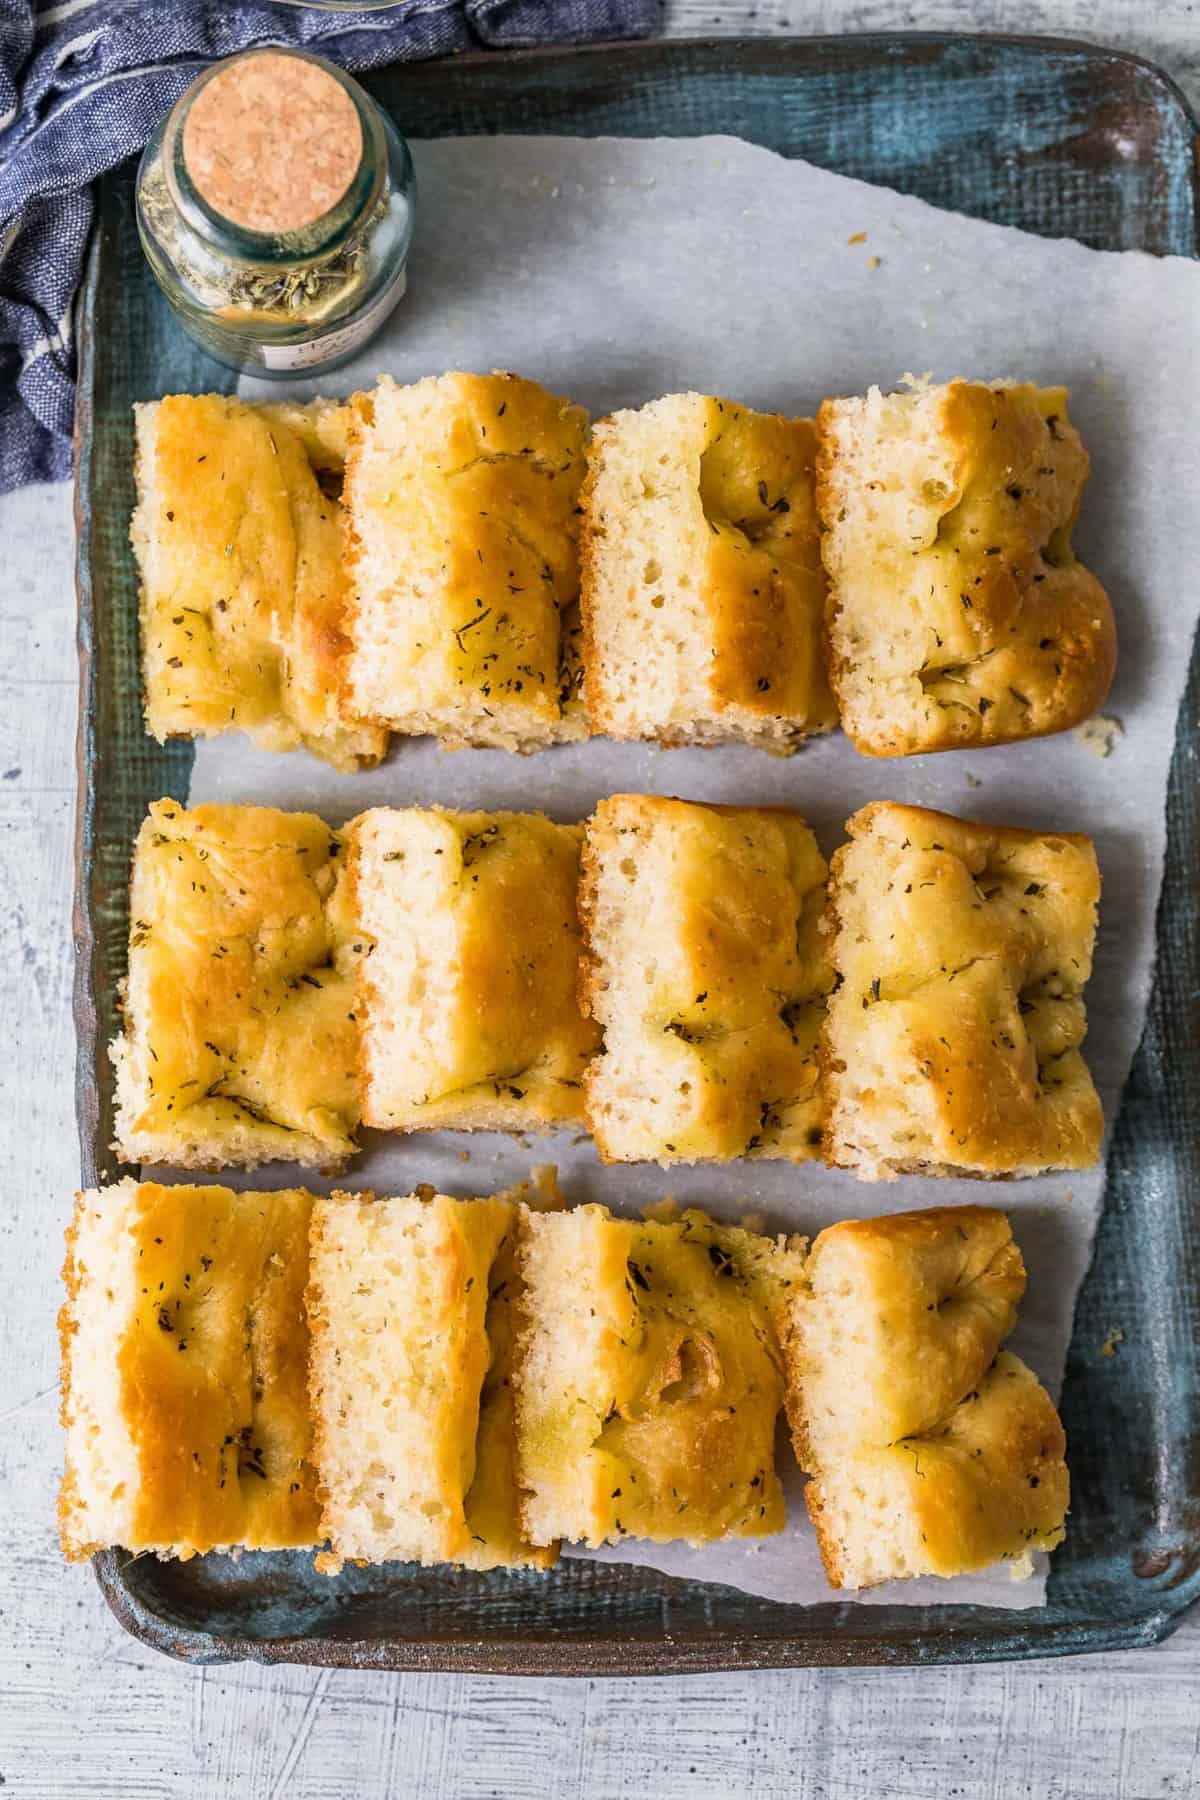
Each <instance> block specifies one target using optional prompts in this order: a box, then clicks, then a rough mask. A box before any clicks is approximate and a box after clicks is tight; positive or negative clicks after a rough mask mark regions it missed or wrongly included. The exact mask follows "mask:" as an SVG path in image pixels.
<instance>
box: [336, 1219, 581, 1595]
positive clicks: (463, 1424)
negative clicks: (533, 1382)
mask: <svg viewBox="0 0 1200 1800" xmlns="http://www.w3.org/2000/svg"><path fill="white" fill-rule="evenodd" d="M519 1226H520V1209H519V1207H518V1205H517V1203H516V1201H515V1200H514V1199H513V1198H511V1197H507V1196H496V1197H495V1198H493V1199H490V1200H452V1199H449V1198H448V1197H447V1196H446V1195H444V1194H435V1193H433V1192H432V1191H431V1190H422V1191H421V1192H419V1193H416V1194H412V1195H408V1196H406V1197H404V1198H399V1199H392V1200H377V1199H375V1198H374V1197H373V1196H371V1195H350V1194H335V1195H334V1196H333V1197H332V1199H329V1200H319V1201H317V1202H316V1204H315V1206H314V1210H313V1225H312V1273H311V1282H310V1286H309V1293H308V1307H309V1316H310V1321H311V1330H312V1363H311V1379H310V1389H311V1401H312V1408H313V1417H314V1431H315V1451H314V1456H315V1459H316V1462H317V1466H318V1469H319V1473H320V1490H319V1491H320V1499H321V1532H322V1535H323V1536H325V1537H327V1538H328V1539H329V1543H330V1546H331V1548H330V1552H329V1554H328V1555H326V1556H324V1557H322V1558H319V1559H318V1565H317V1566H318V1567H319V1568H322V1569H324V1570H326V1572H329V1573H335V1572H336V1571H337V1570H338V1569H339V1568H340V1567H341V1564H342V1562H343V1561H344V1560H345V1559H359V1560H362V1561H364V1562H388V1561H393V1560H402V1561H413V1562H420V1563H427V1564H428V1563H441V1562H453V1563H460V1564H462V1565H463V1566H465V1567H468V1568H478V1569H490V1568H496V1567H498V1566H530V1567H539V1568H541V1567H546V1566H548V1565H549V1564H550V1563H552V1562H553V1561H554V1559H555V1555H556V1551H555V1550H554V1549H553V1548H550V1549H548V1550H547V1549H535V1548H534V1547H533V1546H532V1545H531V1544H529V1543H528V1542H527V1540H526V1539H525V1538H524V1536H523V1534H522V1531H521V1527H520V1523H519V1519H518V1496H517V1491H516V1487H515V1481H514V1468H515V1450H514V1443H513V1422H512V1402H511V1387H510V1375H511V1361H512V1321H511V1309H512V1307H513V1305H514V1303H515V1301H516V1298H517V1291H518V1280H517V1275H516V1270H515V1266H514V1259H513V1238H514V1235H515V1233H516V1232H517V1230H518V1229H519Z"/></svg>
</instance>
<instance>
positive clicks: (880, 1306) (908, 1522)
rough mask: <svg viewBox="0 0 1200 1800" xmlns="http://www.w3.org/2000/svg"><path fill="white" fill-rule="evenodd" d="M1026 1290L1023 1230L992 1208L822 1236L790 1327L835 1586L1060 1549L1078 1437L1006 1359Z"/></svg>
mask: <svg viewBox="0 0 1200 1800" xmlns="http://www.w3.org/2000/svg"><path fill="white" fill-rule="evenodd" d="M1024 1287H1025V1270H1024V1264H1023V1261H1022V1258H1021V1254H1020V1251H1019V1249H1018V1248H1017V1246H1016V1244H1015V1243H1014V1242H1013V1240H1012V1233H1011V1228H1010V1226H1009V1222H1008V1220H1007V1219H1006V1218H1005V1217H1004V1215H1003V1214H1002V1213H999V1212H995V1211H993V1210H991V1209H990V1208H985V1207H939V1208H932V1209H930V1210H928V1211H925V1212H919V1213H902V1214H896V1215H893V1216H892V1217H890V1218H881V1219H865V1220H851V1221H846V1222H843V1223H841V1224H838V1225H834V1226H831V1227H830V1228H829V1229H828V1230H826V1231H823V1232H822V1233H821V1234H820V1236H819V1237H818V1238H817V1239H816V1242H815V1243H814V1244H813V1247H812V1251H811V1253H810V1255H809V1258H808V1263H807V1267H806V1269H805V1271H804V1278H803V1280H802V1281H800V1282H797V1283H795V1284H794V1285H793V1286H792V1287H791V1289H790V1291H788V1292H786V1293H785V1294H784V1296H783V1298H782V1300H781V1302H780V1303H779V1304H778V1305H777V1309H776V1319H777V1326H778V1330H779V1334H780V1341H781V1345H782V1353H783V1359H784V1365H785V1369H786V1374H787V1387H786V1402H787V1412H788V1421H789V1424H790V1427H791V1432H792V1439H793V1443H794V1445H795V1449H796V1456H797V1459H798V1461H799V1462H800V1465H801V1467H802V1468H803V1469H805V1470H806V1471H807V1472H808V1473H809V1476H810V1479H809V1482H808V1484H807V1487H806V1489H805V1502H806V1505H807V1507H808V1511H809V1516H810V1518H811V1519H812V1522H813V1526H814V1529H815V1530H816V1533H817V1538H818V1544H819V1548H820V1551H821V1556H822V1561H823V1562H824V1565H825V1569H826V1573H827V1575H828V1577H829V1580H830V1583H831V1585H832V1586H834V1587H835V1588H836V1587H842V1586H843V1585H853V1586H862V1585H870V1584H871V1583H872V1582H874V1581H879V1580H884V1579H887V1578H888V1576H889V1575H904V1574H908V1575H916V1574H932V1575H942V1576H951V1575H956V1574H960V1573H963V1572H964V1571H967V1570H971V1569H978V1568H984V1567H987V1566H988V1565H990V1564H992V1563H994V1562H997V1561H1000V1560H1001V1559H1020V1558H1022V1557H1023V1556H1024V1555H1025V1553H1026V1552H1027V1551H1029V1550H1032V1549H1051V1548H1053V1546H1054V1545H1055V1544H1057V1543H1058V1542H1060V1541H1061V1538H1062V1536H1063V1518H1064V1515H1065V1512H1066V1507H1067V1500H1068V1497H1069V1483H1068V1476H1067V1469H1066V1464H1065V1461H1064V1452H1065V1440H1064V1437H1063V1431H1062V1426H1061V1423H1060V1421H1059V1419H1058V1415H1057V1413H1056V1412H1055V1410H1054V1406H1053V1404H1052V1402H1051V1401H1050V1398H1049V1396H1048V1395H1047V1394H1046V1392H1045V1391H1044V1389H1043V1388H1042V1387H1041V1384H1040V1383H1039V1382H1038V1381H1037V1378H1036V1377H1035V1376H1034V1375H1033V1374H1032V1373H1031V1372H1030V1371H1029V1370H1028V1369H1027V1368H1025V1366H1024V1364H1023V1363H1021V1362H1020V1361H1019V1360H1018V1359H1017V1358H1016V1357H1014V1356H1011V1355H1009V1354H1008V1352H1006V1351H1004V1350H1003V1349H1002V1348H1001V1346H1002V1344H1003V1342H1004V1340H1005V1339H1006V1338H1007V1337H1008V1335H1009V1333H1010V1332H1011V1330H1012V1329H1013V1326H1014V1324H1015V1322H1016V1316H1017V1304H1018V1302H1019V1300H1020V1298H1021V1296H1022V1293H1023V1292H1024ZM873 1539H874V1541H872V1540H873Z"/></svg>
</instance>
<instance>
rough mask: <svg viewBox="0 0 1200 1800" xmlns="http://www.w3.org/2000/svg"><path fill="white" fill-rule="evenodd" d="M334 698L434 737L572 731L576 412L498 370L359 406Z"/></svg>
mask: <svg viewBox="0 0 1200 1800" xmlns="http://www.w3.org/2000/svg"><path fill="white" fill-rule="evenodd" d="M355 409H356V420H355V426H354V429H353V431H352V434H351V443H350V449H349V452H348V455H347V460H346V485H345V503H346V519H347V534H346V557H347V564H348V568H349V571H350V581H351V603H350V614H349V620H350V622H349V626H348V632H349V636H350V639H351V645H352V649H351V653H350V657H349V660H348V663H347V666H346V682H347V688H346V704H347V705H348V706H349V707H350V708H351V709H352V710H355V711H361V712H362V713H363V714H364V715H365V716H368V717H371V718H374V719H376V720H378V721H379V722H381V723H386V724H390V725H392V726H393V727H394V728H395V729H396V730H398V731H404V732H417V733H419V732H427V731H432V732H434V733H435V734H436V735H437V736H438V737H440V738H441V739H442V740H443V741H444V742H445V743H446V744H447V745H456V744H484V745H493V746H495V747H497V748H502V749H511V750H529V749H535V748H537V747H539V746H540V745H542V744H546V743H552V742H558V741H561V740H562V739H564V738H570V737H578V736H582V735H584V733H585V729H586V728H585V725H584V720H583V715H582V711H581V708H580V706H579V701H578V690H579V676H578V670H577V668H574V667H572V655H573V645H574V644H575V641H576V635H577V625H576V623H575V616H574V615H575V611H576V609H577V606H578V599H579V560H578V546H577V538H578V520H577V506H578V499H579V487H580V483H581V481H582V479H583V471H584V459H583V449H584V437H585V433H586V430H587V414H586V413H585V412H584V410H583V409H582V408H581V407H577V406H573V405H571V404H570V402H569V401H566V400H563V399H560V398H559V397H558V396H557V395H554V394H550V393H548V392H547V391H546V390H545V389H544V388H542V387H540V386H539V385H538V384H537V383H536V382H532V381H525V380H523V379H522V378H521V377H519V376H516V375H510V374H502V373H497V374H492V375H472V374H465V373H452V374H447V375H441V376H436V377H430V378H429V379H427V380H425V381H422V382H418V383H415V384H414V385H413V386H411V387H407V388H400V387H397V386H396V385H395V383H394V382H392V381H391V380H390V379H389V378H388V377H386V376H385V377H383V378H382V379H381V381H380V383H379V386H378V387H377V388H376V390H375V391H374V393H373V394H372V395H370V396H359V397H357V398H356V401H355Z"/></svg>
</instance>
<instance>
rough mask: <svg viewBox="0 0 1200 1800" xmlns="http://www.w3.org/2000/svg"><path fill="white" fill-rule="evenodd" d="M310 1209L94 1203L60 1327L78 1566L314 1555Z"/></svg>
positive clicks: (134, 1200)
mask: <svg viewBox="0 0 1200 1800" xmlns="http://www.w3.org/2000/svg"><path fill="white" fill-rule="evenodd" d="M310 1206H311V1196H310V1195H309V1194H307V1193H305V1192H303V1191H302V1190H299V1189H291V1190H284V1191H281V1192H278V1193H270V1194H261V1193H241V1194H234V1193H231V1192H230V1191H229V1190H228V1189H227V1188H217V1187H160V1186H159V1185H158V1184H157V1183H155V1182H143V1183H137V1182H134V1181H125V1182H122V1183H120V1184H118V1185H117V1186H116V1187H110V1188H106V1189H100V1190H96V1191H93V1192H90V1193H86V1194H82V1195H80V1196H79V1199H78V1202H77V1204H76V1209H75V1216H74V1221H73V1223H72V1226H71V1229H70V1232H69V1233H68V1240H67V1260H66V1266H65V1268H64V1270H63V1278H64V1281H65V1284H66V1300H65V1302H64V1305H63V1308H62V1311H61V1313H60V1315H59V1327H60V1333H61V1339H62V1358H63V1369H62V1422H63V1426H64V1428H65V1432H66V1470H65V1475H64V1479H63V1485H62V1492H61V1498H60V1502H59V1522H60V1529H61V1535H62V1542H63V1549H64V1551H65V1553H66V1554H67V1555H68V1556H69V1557H72V1558H81V1557H85V1556H89V1555H90V1554H91V1553H92V1552H93V1551H94V1550H96V1549H99V1548H101V1547H102V1546H105V1545H110V1544H120V1545H122V1546H123V1547H124V1548H125V1549H127V1550H131V1551H134V1552H140V1551H153V1552H155V1553H156V1554H158V1555H160V1556H164V1557H165V1556H178V1557H190V1556H193V1555H195V1554H197V1553H198V1552H202V1551H206V1550H213V1549H222V1548H237V1547H241V1548H245V1549H278V1548H286V1547H288V1546H297V1545H311V1544H314V1543H315V1542H316V1539H317V1524H318V1516H317V1505H316V1494H315V1478H314V1472H313V1467H312V1461H311V1429H310V1424H309V1408H308V1399H307V1391H306V1380H307V1362H308V1330H307V1325H306V1322H305V1311H304V1279H305V1271H306V1268H307V1262H308V1224H309V1209H310Z"/></svg>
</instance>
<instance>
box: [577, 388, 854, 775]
mask: <svg viewBox="0 0 1200 1800" xmlns="http://www.w3.org/2000/svg"><path fill="white" fill-rule="evenodd" d="M815 457H816V437H815V432H814V427H813V424H812V421H811V420H808V419H786V418H782V417H780V416H778V415H776V414H768V413H755V412H751V411H749V410H747V409H746V408H743V407H739V406H734V405H733V404H732V403H731V402H730V401H727V400H716V399H712V398H710V397H709V396H707V395H704V394H670V395H667V396H666V397H665V398H664V399H661V400H655V401H653V402H651V404H650V405H648V406H644V407H642V408H641V409H640V410H639V411H636V412H618V413H614V414H613V415H612V417H611V418H608V419H603V420H601V421H600V422H599V423H598V424H597V425H596V427H595V429H594V433H593V438H592V443H591V447H590V449H589V452H588V476H587V480H586V482H585V485H584V493H583V539H582V565H583V627H584V669H585V675H584V685H585V691H586V695H587V704H588V710H589V712H590V714H591V718H592V722H593V727H594V729H595V730H596V731H599V732H604V733H607V734H608V735H609V736H610V737H617V738H638V737H646V738H656V739H659V740H660V741H662V742H665V743H721V742H745V743H756V744H759V745H760V746H761V747H763V748H764V749H768V750H774V751H776V752H787V751H789V750H792V749H794V748H795V747H796V746H797V744H799V743H801V742H803V740H804V738H805V737H807V736H809V735H810V734H812V733H814V732H824V731H829V730H831V729H832V727H833V726H834V724H835V723H836V712H835V709H834V705H833V700H832V696H831V695H830V692H829V687H828V683H827V680H826V675H825V667H824V660H823V657H822V652H821V622H822V612H823V607H824V603H825V575H824V570H823V567H822V562H821V554H820V546H819V542H818V532H817V517H816V506H815V498H814V487H813V480H814V474H813V471H814V466H815Z"/></svg>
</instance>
